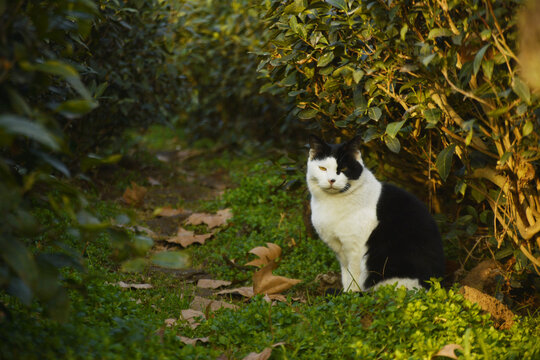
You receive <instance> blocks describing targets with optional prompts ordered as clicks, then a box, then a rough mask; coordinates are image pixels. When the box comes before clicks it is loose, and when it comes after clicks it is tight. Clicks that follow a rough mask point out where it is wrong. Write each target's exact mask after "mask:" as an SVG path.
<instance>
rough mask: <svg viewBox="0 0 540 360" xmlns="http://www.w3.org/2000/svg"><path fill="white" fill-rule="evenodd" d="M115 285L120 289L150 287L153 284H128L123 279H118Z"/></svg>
mask: <svg viewBox="0 0 540 360" xmlns="http://www.w3.org/2000/svg"><path fill="white" fill-rule="evenodd" d="M116 285H118V286H120V287H121V288H122V289H152V288H153V286H152V285H150V284H128V283H125V282H123V281H119V282H117V283H116Z"/></svg>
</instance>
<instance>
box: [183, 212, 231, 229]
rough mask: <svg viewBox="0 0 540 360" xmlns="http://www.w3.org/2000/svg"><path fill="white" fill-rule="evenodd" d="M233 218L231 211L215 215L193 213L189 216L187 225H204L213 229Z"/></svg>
mask: <svg viewBox="0 0 540 360" xmlns="http://www.w3.org/2000/svg"><path fill="white" fill-rule="evenodd" d="M232 217H233V214H232V210H231V209H222V210H219V211H218V212H217V213H216V214H208V213H195V214H191V215H190V216H189V217H188V218H187V220H186V224H187V225H200V224H206V225H208V228H210V229H213V228H215V227H218V226H222V225H225V224H227V221H228V220H229V219H231V218H232Z"/></svg>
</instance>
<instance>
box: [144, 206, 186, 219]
mask: <svg viewBox="0 0 540 360" xmlns="http://www.w3.org/2000/svg"><path fill="white" fill-rule="evenodd" d="M184 212H185V210H184V209H173V208H172V207H170V206H164V207H159V208H157V209H155V210H154V213H153V214H152V215H154V216H161V217H173V216H178V215H180V214H183V213H184Z"/></svg>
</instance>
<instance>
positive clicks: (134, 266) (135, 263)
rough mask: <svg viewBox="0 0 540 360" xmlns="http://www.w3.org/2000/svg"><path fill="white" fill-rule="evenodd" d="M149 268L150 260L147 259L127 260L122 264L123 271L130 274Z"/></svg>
mask: <svg viewBox="0 0 540 360" xmlns="http://www.w3.org/2000/svg"><path fill="white" fill-rule="evenodd" d="M147 266H148V260H147V259H145V258H136V259H130V260H126V261H124V262H123V263H122V266H121V268H120V269H121V271H123V272H128V273H137V272H141V271H143V270H144V269H145V268H146V267H147Z"/></svg>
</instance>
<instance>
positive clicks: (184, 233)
mask: <svg viewBox="0 0 540 360" xmlns="http://www.w3.org/2000/svg"><path fill="white" fill-rule="evenodd" d="M213 235H214V233H209V234H202V235H195V233H194V232H193V231H189V230H186V229H184V228H182V227H180V228H178V232H177V233H176V236H173V237H172V238H169V239H166V240H165V241H167V242H169V243H173V244H180V245H182V246H183V247H188V246H189V245H191V244H193V243H199V244H204V242H205V241H206V240H208V239H209V238H211V237H212V236H213Z"/></svg>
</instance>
